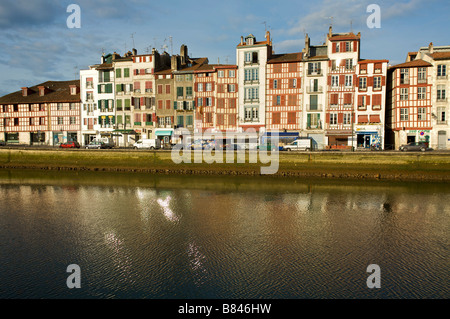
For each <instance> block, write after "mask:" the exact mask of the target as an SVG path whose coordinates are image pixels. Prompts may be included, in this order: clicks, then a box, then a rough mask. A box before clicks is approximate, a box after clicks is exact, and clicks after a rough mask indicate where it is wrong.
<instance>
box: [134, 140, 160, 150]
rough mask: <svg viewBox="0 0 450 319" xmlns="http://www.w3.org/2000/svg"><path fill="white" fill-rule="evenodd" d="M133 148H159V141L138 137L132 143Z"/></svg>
mask: <svg viewBox="0 0 450 319" xmlns="http://www.w3.org/2000/svg"><path fill="white" fill-rule="evenodd" d="M133 147H134V148H135V149H138V148H149V149H151V150H154V149H158V148H161V141H160V140H159V139H140V140H138V141H137V142H136V143H134V144H133Z"/></svg>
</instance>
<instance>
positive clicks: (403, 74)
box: [400, 69, 409, 84]
mask: <svg viewBox="0 0 450 319" xmlns="http://www.w3.org/2000/svg"><path fill="white" fill-rule="evenodd" d="M400 84H409V69H400Z"/></svg>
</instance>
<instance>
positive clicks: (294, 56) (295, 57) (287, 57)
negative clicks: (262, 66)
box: [267, 52, 303, 64]
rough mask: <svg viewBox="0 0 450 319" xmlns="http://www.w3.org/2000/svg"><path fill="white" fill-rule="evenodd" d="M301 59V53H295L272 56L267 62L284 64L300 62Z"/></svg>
mask: <svg viewBox="0 0 450 319" xmlns="http://www.w3.org/2000/svg"><path fill="white" fill-rule="evenodd" d="M302 58H303V53H302V52H297V53H286V54H274V55H272V56H271V58H270V59H269V60H268V61H267V63H268V64H270V63H286V62H301V61H302Z"/></svg>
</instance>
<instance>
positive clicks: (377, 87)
mask: <svg viewBox="0 0 450 319" xmlns="http://www.w3.org/2000/svg"><path fill="white" fill-rule="evenodd" d="M373 89H374V90H381V76H375V77H374V78H373Z"/></svg>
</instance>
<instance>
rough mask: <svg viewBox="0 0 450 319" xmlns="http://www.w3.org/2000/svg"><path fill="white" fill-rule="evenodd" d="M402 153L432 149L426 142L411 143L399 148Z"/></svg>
mask: <svg viewBox="0 0 450 319" xmlns="http://www.w3.org/2000/svg"><path fill="white" fill-rule="evenodd" d="M399 150H400V151H402V152H404V151H421V152H425V151H429V150H431V148H429V147H428V143H425V142H411V143H408V144H406V145H402V146H400V148H399Z"/></svg>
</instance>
